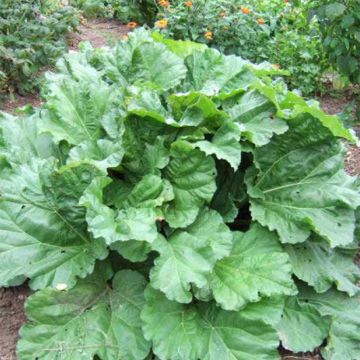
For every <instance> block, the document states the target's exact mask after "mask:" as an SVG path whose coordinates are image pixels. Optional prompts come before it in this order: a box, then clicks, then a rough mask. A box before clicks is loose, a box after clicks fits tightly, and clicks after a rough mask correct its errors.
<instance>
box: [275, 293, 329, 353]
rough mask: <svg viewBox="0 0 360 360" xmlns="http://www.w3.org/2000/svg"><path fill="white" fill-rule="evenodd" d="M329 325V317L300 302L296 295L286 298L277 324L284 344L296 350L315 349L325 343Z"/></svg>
mask: <svg viewBox="0 0 360 360" xmlns="http://www.w3.org/2000/svg"><path fill="white" fill-rule="evenodd" d="M329 327H330V319H329V318H323V317H322V316H321V315H320V313H319V312H318V311H317V310H316V309H315V308H314V307H312V306H311V305H309V304H306V303H305V304H299V303H298V300H297V298H296V297H289V298H288V299H287V300H286V302H285V308H284V314H283V317H282V319H281V321H280V323H279V324H278V325H277V326H276V328H277V330H278V333H279V337H280V339H281V344H282V346H283V347H284V348H286V349H288V350H291V351H294V352H306V351H313V350H314V349H315V348H316V347H318V346H320V345H321V344H322V343H323V341H324V339H325V338H326V337H327V335H328V333H329Z"/></svg>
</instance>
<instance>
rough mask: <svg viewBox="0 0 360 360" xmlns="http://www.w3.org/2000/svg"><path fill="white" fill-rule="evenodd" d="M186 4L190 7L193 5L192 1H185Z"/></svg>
mask: <svg viewBox="0 0 360 360" xmlns="http://www.w3.org/2000/svg"><path fill="white" fill-rule="evenodd" d="M185 6H186V7H188V8H191V7H193V3H192V1H185Z"/></svg>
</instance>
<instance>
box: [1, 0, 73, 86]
mask: <svg viewBox="0 0 360 360" xmlns="http://www.w3.org/2000/svg"><path fill="white" fill-rule="evenodd" d="M45 5H46V2H45V1H42V2H40V1H36V0H26V1H23V0H2V1H1V3H0V70H1V74H2V75H1V74H0V85H1V87H0V93H1V92H13V91H18V92H20V93H24V92H27V91H29V90H31V89H32V88H33V87H34V85H35V86H36V84H37V82H36V79H35V78H34V77H33V76H34V75H35V74H37V73H38V72H39V71H40V70H41V69H42V68H43V67H44V66H45V65H49V64H52V63H54V62H55V61H56V59H58V58H59V56H61V55H62V54H63V53H64V52H65V50H66V49H67V46H66V42H65V35H66V34H67V32H68V31H69V29H75V28H76V26H77V25H78V24H79V17H78V14H77V12H76V11H75V10H74V9H73V8H71V7H64V8H57V10H56V11H54V12H47V13H43V12H42V11H41V10H42V9H43V10H48V11H49V10H50V9H52V8H53V6H54V4H53V3H51V4H48V5H49V6H48V7H47V6H45ZM50 5H51V6H50Z"/></svg>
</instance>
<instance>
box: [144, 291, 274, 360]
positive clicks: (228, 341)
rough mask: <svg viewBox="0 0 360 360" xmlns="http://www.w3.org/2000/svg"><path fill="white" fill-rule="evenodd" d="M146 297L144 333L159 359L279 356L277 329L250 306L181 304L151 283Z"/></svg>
mask: <svg viewBox="0 0 360 360" xmlns="http://www.w3.org/2000/svg"><path fill="white" fill-rule="evenodd" d="M145 297H146V305H145V306H144V309H143V311H142V313H141V318H142V320H143V321H144V325H143V330H144V334H145V337H146V338H147V339H148V340H151V341H152V342H153V350H154V353H155V354H156V355H157V356H158V357H159V358H160V359H161V360H198V359H203V360H218V359H224V360H242V359H249V360H259V359H261V360H274V359H277V358H278V353H277V347H278V345H279V340H278V337H277V334H276V331H275V330H274V329H273V328H272V327H271V326H269V325H267V324H266V323H265V322H263V321H262V320H260V319H258V317H257V314H255V313H254V312H253V310H252V311H249V312H247V310H246V309H245V310H243V311H240V312H231V311H224V310H221V309H219V308H218V307H217V306H216V304H215V303H200V304H197V305H196V304H193V305H182V304H179V303H177V302H173V301H169V300H168V299H167V298H166V297H165V296H164V295H163V294H162V293H161V292H160V291H157V290H154V289H153V288H151V287H150V286H149V287H148V288H147V289H146V292H145ZM260 307H261V305H260V304H259V308H260ZM265 309H267V307H266V305H265V304H264V310H265Z"/></svg>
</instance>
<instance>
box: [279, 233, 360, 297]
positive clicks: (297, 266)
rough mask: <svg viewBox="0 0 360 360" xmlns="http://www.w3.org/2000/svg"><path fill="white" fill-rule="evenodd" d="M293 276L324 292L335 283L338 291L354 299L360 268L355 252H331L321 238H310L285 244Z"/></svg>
mask: <svg viewBox="0 0 360 360" xmlns="http://www.w3.org/2000/svg"><path fill="white" fill-rule="evenodd" d="M285 249H286V251H287V253H288V254H289V256H290V261H291V264H292V267H293V271H294V274H295V275H296V276H297V277H298V278H299V279H301V280H303V281H305V282H307V283H308V284H309V285H311V286H313V287H314V288H315V290H316V291H317V292H319V293H323V292H325V291H327V290H329V289H330V287H331V286H332V285H333V284H335V285H336V287H337V288H338V290H340V291H345V292H347V293H348V294H349V295H350V296H354V295H355V294H356V293H357V292H359V290H360V289H359V287H358V285H357V281H358V280H359V279H360V269H359V267H358V266H357V265H355V263H354V257H355V254H354V251H352V250H345V249H339V248H336V249H330V248H329V245H328V244H327V243H326V242H324V241H323V240H322V239H320V238H319V237H316V236H312V237H310V238H309V240H307V241H306V242H305V243H302V244H297V245H287V246H286V247H285Z"/></svg>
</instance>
